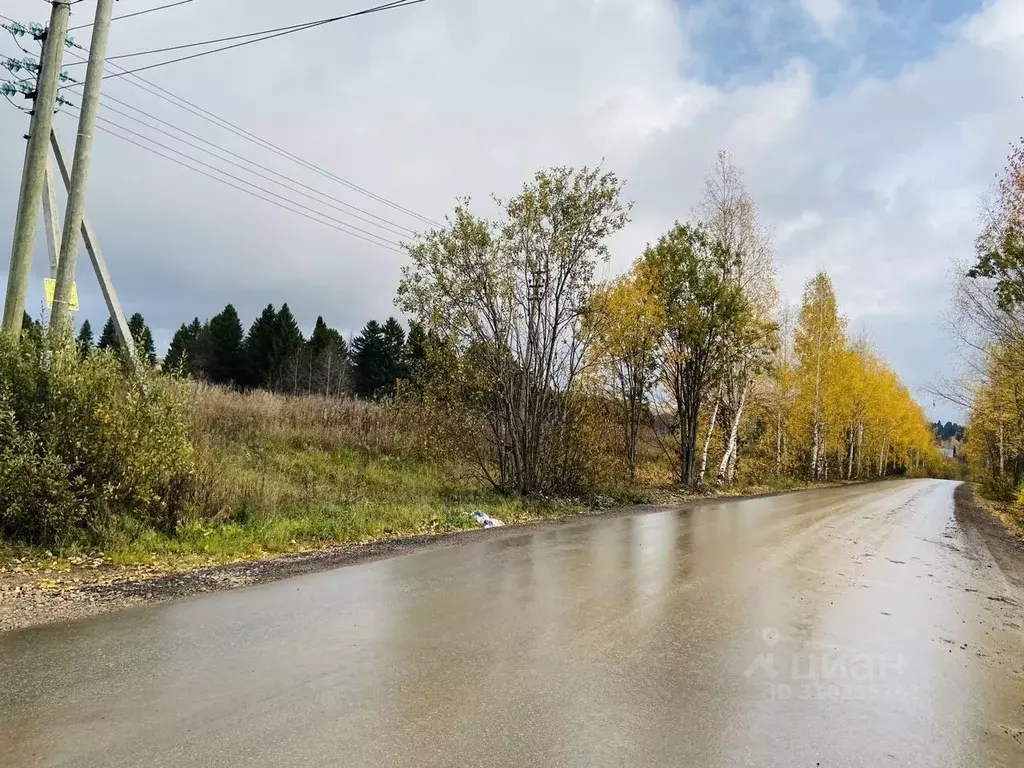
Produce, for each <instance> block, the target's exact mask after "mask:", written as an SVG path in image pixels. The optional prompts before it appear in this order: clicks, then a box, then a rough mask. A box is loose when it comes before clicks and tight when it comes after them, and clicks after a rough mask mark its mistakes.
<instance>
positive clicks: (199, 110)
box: [70, 45, 443, 228]
mask: <svg viewBox="0 0 1024 768" xmlns="http://www.w3.org/2000/svg"><path fill="white" fill-rule="evenodd" d="M75 47H76V48H78V49H80V50H82V51H86V49H85V48H84V47H82V46H80V45H76V46H75ZM86 52H87V51H86ZM70 53H71V55H72V56H76V57H77V58H79V59H81V58H82V57H81V56H78V54H75V53H74V52H70ZM111 66H113V67H115V68H116V69H122V68H121V67H119V66H118V65H117V64H112V65H111ZM123 72H124V74H130V73H128V72H127V71H124V70H123ZM124 82H126V83H129V84H130V85H133V86H135V87H136V88H139V89H140V90H142V91H145V92H146V93H149V94H150V95H152V96H156V97H157V98H159V99H162V100H163V101H166V102H167V103H168V104H171V105H172V106H175V107H177V108H179V109H183V110H184V111H186V112H188V113H190V114H192V115H194V116H196V117H199V118H200V119H202V120H205V121H206V122H208V123H211V124H213V125H215V126H217V127H218V128H221V129H222V130H227V131H229V132H231V133H234V134H235V135H237V136H239V137H241V138H244V139H246V140H247V141H250V142H252V143H254V144H256V145H257V146H259V147H261V148H262V149H266V150H268V151H270V152H273V153H274V154H277V155H279V156H280V157H283V158H285V159H287V160H290V161H292V162H294V163H297V164H299V165H300V166H302V167H304V168H306V169H308V170H311V171H313V172H314V173H317V174H319V175H321V176H323V177H324V178H327V179H330V180H331V181H334V182H335V183H337V184H341V185H342V186H344V187H347V188H349V189H351V190H353V191H355V192H358V193H359V194H362V195H364V196H366V197H368V198H370V199H372V200H374V201H376V202H379V203H381V204H383V205H386V206H388V207H389V208H392V209H393V210H396V211H399V212H401V213H404V214H406V215H408V216H412V217H413V218H415V219H418V220H419V221H422V222H424V223H425V224H429V225H430V226H433V227H438V228H440V227H442V226H443V225H442V224H440V223H438V222H437V221H434V220H433V219H430V218H428V217H426V216H423V215H422V214H419V213H417V212H416V211H413V210H412V209H410V208H407V207H405V206H403V205H401V204H399V203H396V202H394V201H393V200H389V199H388V198H386V197H383V196H381V195H378V194H377V193H375V192H371V191H370V190H369V189H366V188H365V187H362V186H360V185H358V184H356V183H355V182H352V181H349V180H348V179H345V178H343V177H342V176H339V175H337V174H335V173H332V172H331V171H328V170H325V169H324V168H322V167H320V166H318V165H316V164H315V163H313V162H312V161H310V160H305V159H303V158H301V157H299V156H298V155H296V154H294V153H292V152H289V151H288V150H286V149H284V148H283V147H280V146H278V145H277V144H274V143H273V142H271V141H268V140H266V139H263V138H260V137H259V136H257V135H256V134H254V133H252V132H250V131H247V130H246V129H244V128H242V127H241V126H239V125H236V124H235V123H232V122H231V121H230V120H227V119H226V118H223V117H220V116H219V115H216V114H214V113H213V112H211V111H210V110H208V109H205V108H203V107H201V106H199V105H198V104H196V103H194V102H192V101H189V100H188V99H186V98H184V97H183V96H178V95H177V94H175V93H172V92H171V91H169V90H167V89H166V88H163V87H162V86H159V85H157V84H156V83H154V82H153V81H151V80H147V79H146V78H144V77H142V76H140V75H137V74H130V77H128V78H126V79H125V81H124Z"/></svg>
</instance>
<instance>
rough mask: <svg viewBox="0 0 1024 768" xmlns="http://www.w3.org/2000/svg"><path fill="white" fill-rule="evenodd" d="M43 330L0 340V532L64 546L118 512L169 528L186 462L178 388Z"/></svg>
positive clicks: (111, 521) (97, 539)
mask: <svg viewBox="0 0 1024 768" xmlns="http://www.w3.org/2000/svg"><path fill="white" fill-rule="evenodd" d="M46 337H47V335H46V334H40V335H35V334H26V335H25V338H24V339H23V340H22V341H21V342H18V343H14V342H11V341H9V340H3V341H0V536H3V537H4V538H6V539H8V540H13V541H17V542H23V543H27V544H35V545H46V546H56V547H66V546H71V545H76V544H77V545H86V546H87V545H99V544H102V542H103V541H104V539H105V537H106V532H107V531H108V529H110V528H112V527H117V526H119V525H121V524H122V522H123V521H132V522H133V523H134V524H136V525H139V526H145V527H148V528H152V529H155V530H162V531H165V532H168V533H170V532H173V531H174V529H175V527H176V526H177V522H178V519H179V516H180V514H181V511H182V509H183V503H184V498H185V495H186V492H187V490H188V485H189V483H190V481H191V478H192V476H193V469H194V449H193V446H192V442H191V440H190V435H189V431H190V425H189V419H188V402H189V401H188V391H187V388H186V387H185V385H183V384H182V383H181V382H180V381H177V380H176V379H173V378H171V377H163V376H159V375H158V374H157V373H155V372H154V371H151V370H140V371H132V370H129V369H127V368H126V366H125V365H124V364H123V363H122V361H121V360H119V359H118V358H117V357H116V356H115V355H114V354H113V353H111V352H106V351H97V352H93V353H91V354H89V355H87V356H86V357H85V358H84V359H80V357H79V354H78V351H77V350H76V349H75V348H74V347H73V346H70V345H68V346H62V345H59V344H58V345H53V344H51V343H50V342H49V341H48V340H47V338H46Z"/></svg>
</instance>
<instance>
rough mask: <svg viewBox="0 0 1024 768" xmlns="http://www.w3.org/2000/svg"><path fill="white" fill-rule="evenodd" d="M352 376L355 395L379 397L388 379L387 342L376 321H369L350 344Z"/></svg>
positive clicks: (382, 393) (383, 392) (383, 391)
mask: <svg viewBox="0 0 1024 768" xmlns="http://www.w3.org/2000/svg"><path fill="white" fill-rule="evenodd" d="M352 366H353V370H352V374H353V379H354V383H355V391H356V394H357V395H359V396H360V397H380V396H382V395H384V394H386V392H385V388H386V384H387V379H388V364H387V342H386V340H385V338H384V329H383V328H382V327H381V325H380V323H378V322H377V321H376V320H371V321H369V322H368V323H367V324H366V325H365V326H363V330H362V331H360V333H359V335H358V336H356V338H355V341H353V342H352Z"/></svg>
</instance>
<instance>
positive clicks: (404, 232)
mask: <svg viewBox="0 0 1024 768" xmlns="http://www.w3.org/2000/svg"><path fill="white" fill-rule="evenodd" d="M103 100H104V101H108V100H109V101H113V102H115V103H117V104H121V105H122V106H125V107H127V108H128V109H130V110H132V111H134V112H137V113H139V114H140V115H143V116H145V117H147V118H149V119H150V120H154V121H156V122H157V123H161V124H163V125H166V126H169V127H170V128H172V129H173V130H174V131H177V132H178V133H180V134H183V135H185V136H188V137H190V138H193V139H196V141H199V142H202V143H203V144H207V145H209V146H211V147H213V148H214V149H216V150H217V152H222V153H224V154H226V155H229V156H230V157H235V158H238V159H239V160H241V161H243V162H244V163H248V164H249V165H251V166H253V167H254V168H258V169H259V170H262V171H266V172H267V173H272V174H274V175H275V176H278V177H280V178H282V179H284V180H285V181H286V182H290V183H291V184H294V185H297V186H299V187H302V188H304V189H308V190H309V191H310V192H313V193H315V194H317V195H319V196H320V197H325V198H327V199H328V200H331V201H333V202H334V203H337V205H334V206H331V207H333V208H336V209H337V210H339V211H342V212H344V213H345V214H346V215H348V216H352V217H353V218H356V219H359V220H360V221H364V222H366V223H367V224H370V225H372V226H375V227H380V228H381V229H383V230H385V231H387V232H390V233H391V234H394V235H398V236H399V237H410V236H412V237H415V236H416V231H415V230H413V229H410V228H409V227H406V226H403V225H401V224H398V223H396V222H393V221H391V220H389V219H385V218H383V217H381V216H377V215H376V214H374V213H372V212H370V211H367V210H365V209H363V208H359V207H358V206H355V205H352V204H351V203H348V202H346V201H344V200H342V199H341V198H338V197H334V196H333V195H330V194H328V193H326V192H322V191H321V190H319V189H317V188H316V187H313V186H310V185H309V184H305V183H303V182H301V181H299V180H298V179H295V178H292V177H291V176H288V175H287V174H284V173H281V172H280V171H275V170H274V169H273V168H270V167H268V166H265V165H262V164H261V163H258V162H256V161H255V160H252V159H250V158H248V157H245V156H244V155H241V154H239V153H237V152H232V151H231V150H229V149H225V148H224V147H221V146H220V145H218V144H217V143H215V142H213V141H210V140H209V139H205V138H203V137H202V136H199V135H197V134H194V133H192V132H190V131H187V130H185V129H184V128H181V127H179V126H177V125H175V124H174V123H171V122H169V121H167V120H163V119H161V118H159V117H157V116H156V115H153V114H150V113H149V112H146V111H144V110H141V109H139V108H138V107H135V106H132V105H131V104H129V103H128V102H126V101H122V100H121V99H117V98H115V97H113V96H109V95H106V96H104V97H103ZM100 106H101V107H103V108H104V109H108V110H110V111H111V112H114V113H116V114H119V115H121V116H122V117H126V118H128V119H129V120H132V121H134V122H137V123H139V124H140V125H144V126H146V127H147V128H149V129H151V130H154V131H157V132H158V133H162V134H164V135H165V136H169V137H170V138H172V139H174V140H175V141H180V142H182V143H183V144H187V145H188V146H191V147H193V148H195V149H198V150H200V151H201V152H205V153H207V154H209V155H212V156H214V157H216V158H217V159H218V160H223V161H224V162H226V163H230V164H231V165H234V166H235V167H237V168H241V169H242V170H244V171H246V172H248V173H252V174H254V175H256V176H259V177H260V178H263V179H266V180H267V181H270V182H272V183H274V184H279V185H281V186H284V187H288V188H289V189H292V187H290V186H289V184H286V183H284V182H281V181H278V180H276V179H273V178H271V177H269V176H266V175H264V174H261V173H258V172H257V171H253V170H251V169H250V168H247V167H246V166H244V165H242V163H236V162H234V161H232V160H229V159H228V158H226V157H222V156H221V155H218V154H217V153H216V152H214V151H212V150H210V149H207V148H205V147H201V146H199V145H198V144H195V143H193V142H190V141H186V140H185V139H182V138H181V137H179V136H178V135H176V134H175V133H172V132H171V131H168V130H165V129H163V128H160V127H159V126H156V125H151V124H149V123H147V122H146V121H145V120H142V119H141V118H138V117H135V116H134V115H131V114H128V113H127V112H124V111H123V110H120V109H117V108H116V107H112V106H110V105H109V104H105V103H102V102H101V104H100ZM293 191H296V192H299V190H293ZM299 194H302V195H303V196H305V197H309V198H310V199H312V200H316V201H317V202H318V203H322V204H325V205H330V203H324V201H322V200H320V199H318V198H316V197H314V196H313V195H310V194H308V193H304V192H299ZM345 209H349V210H351V211H356V212H357V213H350V212H349V210H345ZM359 214H365V215H366V216H365V217H364V216H360V215H359ZM367 217H369V218H367ZM374 219H375V220H376V221H374ZM378 222H379V223H378Z"/></svg>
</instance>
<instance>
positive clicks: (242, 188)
mask: <svg viewBox="0 0 1024 768" xmlns="http://www.w3.org/2000/svg"><path fill="white" fill-rule="evenodd" d="M96 128H97V129H98V130H101V131H103V132H104V133H106V134H109V135H111V136H115V137H117V138H120V139H121V140H122V141H126V142H128V143H130V144H134V145H135V146H137V147H139V148H140V150H144V151H145V152H148V153H151V154H153V155H157V156H158V157H161V158H164V159H165V160H168V161H170V162H172V163H174V164H175V165H178V166H181V167H182V168H187V169H188V170H190V171H194V172H195V173H199V174H200V175H202V176H206V177H207V178H210V179H213V180H214V181H218V182H220V183H222V184H225V185H226V186H229V187H231V188H233V189H238V190H239V191H243V193H245V194H246V195H250V196H252V197H254V198H256V199H257V200H261V201H263V202H264V203H269V204H270V205H272V206H275V207H278V208H281V209H283V210H285V211H288V212H290V213H294V214H297V215H299V216H302V217H303V218H306V219H309V220H310V221H315V222H316V223H317V224H324V225H325V226H328V227H330V228H332V229H336V230H338V231H340V232H344V233H345V234H348V236H349V237H352V238H355V239H357V240H361V241H365V242H366V243H369V244H371V245H374V246H377V247H378V248H383V249H384V250H386V251H391V252H393V253H396V254H399V255H404V252H402V251H400V250H398V249H397V248H392V247H391V246H389V245H386V244H384V243H380V242H378V241H376V240H372V239H370V238H366V237H364V236H361V234H358V233H356V232H353V231H351V230H350V229H349V228H348V227H347V226H345V225H344V224H339V223H337V221H336V220H334V219H331V217H327V216H324V218H318V217H319V216H323V215H324V214H321V213H318V212H317V211H313V210H312V209H307V210H310V211H312V213H313V214H315V215H311V214H310V213H306V212H305V211H303V210H297V209H296V208H292V207H290V206H288V205H284V204H282V203H280V202H278V201H275V200H273V199H271V198H267V197H264V196H262V195H260V194H259V193H257V191H254V190H253V188H250V187H254V185H252V184H250V185H249V186H244V185H241V184H234V183H231V182H230V181H228V180H226V179H223V178H221V177H219V176H215V175H214V174H212V173H209V172H207V171H204V170H202V169H201V168H196V167H194V166H190V165H188V164H187V163H183V162H181V161H180V160H177V159H176V158H174V157H172V156H171V155H166V154H164V153H162V152H160V151H159V150H155V148H153V147H152V146H147V145H145V144H143V143H142V142H140V141H136V140H134V139H132V138H129V137H128V136H125V135H122V134H120V133H118V132H117V131H115V130H112V129H111V128H106V127H104V126H100V125H97V126H96ZM254 188H256V189H259V188H260V187H254ZM293 205H294V203H293Z"/></svg>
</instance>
